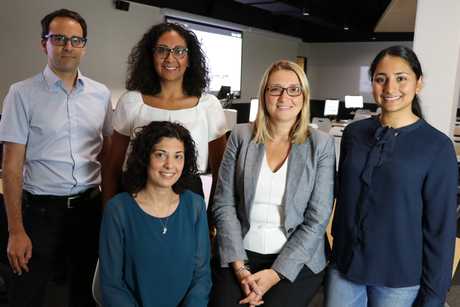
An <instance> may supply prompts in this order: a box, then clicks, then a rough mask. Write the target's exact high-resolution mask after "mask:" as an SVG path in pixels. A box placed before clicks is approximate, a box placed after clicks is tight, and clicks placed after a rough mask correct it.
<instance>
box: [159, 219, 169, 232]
mask: <svg viewBox="0 0 460 307" xmlns="http://www.w3.org/2000/svg"><path fill="white" fill-rule="evenodd" d="M168 219H169V216H168V217H167V218H166V219H165V220H166V221H165V222H163V220H162V219H161V218H158V220H159V221H160V223H161V225H162V226H163V231H162V232H161V233H162V234H164V235H165V234H166V233H167V232H168Z"/></svg>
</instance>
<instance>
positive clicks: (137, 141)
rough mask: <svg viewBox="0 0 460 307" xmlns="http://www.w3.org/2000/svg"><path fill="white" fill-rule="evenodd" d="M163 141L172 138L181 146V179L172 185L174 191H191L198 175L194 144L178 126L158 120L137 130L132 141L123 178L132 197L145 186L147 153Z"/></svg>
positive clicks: (183, 129)
mask: <svg viewBox="0 0 460 307" xmlns="http://www.w3.org/2000/svg"><path fill="white" fill-rule="evenodd" d="M163 138H175V139H178V140H179V141H181V142H182V143H183V144H184V169H183V170H182V174H181V176H180V178H179V179H178V180H177V182H176V183H175V184H174V185H173V186H172V188H173V190H174V192H176V193H180V192H182V191H183V190H185V189H191V188H192V185H193V182H194V181H193V180H194V178H195V177H196V176H197V174H198V167H197V164H196V157H197V154H196V149H195V143H194V142H193V139H192V137H191V136H190V132H189V131H188V130H187V129H186V128H184V127H183V126H182V125H180V124H178V123H172V122H168V121H160V122H151V123H150V124H148V125H147V126H144V127H140V128H138V130H137V132H136V137H135V138H134V139H133V140H132V141H131V142H132V148H131V153H130V154H129V156H128V160H127V168H126V171H125V172H124V173H123V176H122V183H123V187H124V189H125V191H127V192H129V193H131V194H134V193H137V192H139V191H140V190H142V189H143V188H144V187H145V185H146V184H147V177H148V167H149V164H150V154H151V153H152V150H153V148H154V146H155V145H156V144H158V143H159V142H160V141H161V139H163Z"/></svg>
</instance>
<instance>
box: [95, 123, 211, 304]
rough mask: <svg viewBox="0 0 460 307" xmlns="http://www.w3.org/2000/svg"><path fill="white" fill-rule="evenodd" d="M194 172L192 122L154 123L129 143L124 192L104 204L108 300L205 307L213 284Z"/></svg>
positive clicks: (102, 243)
mask: <svg viewBox="0 0 460 307" xmlns="http://www.w3.org/2000/svg"><path fill="white" fill-rule="evenodd" d="M196 173H197V165H196V152H195V146H194V143H193V140H192V138H191V136H190V134H189V132H188V130H187V129H185V128H184V127H182V126H181V125H179V124H177V123H171V122H152V123H150V124H149V125H147V126H145V127H144V128H143V129H142V130H141V131H140V132H138V133H137V135H136V137H135V139H134V140H133V142H132V152H131V154H130V155H129V157H128V162H127V170H126V172H125V173H124V176H123V181H124V186H125V189H126V191H128V192H125V193H120V194H118V195H116V196H115V197H113V198H112V199H111V200H110V201H109V202H108V205H107V207H106V209H105V211H104V217H103V221H102V228H101V235H100V247H99V252H100V269H101V271H100V274H101V275H100V277H101V291H102V301H103V306H104V307H109V306H123V307H128V306H145V307H149V306H150V307H153V306H184V307H185V306H193V307H205V306H207V303H208V295H209V291H210V289H211V273H210V265H209V259H210V244H209V234H208V225H207V221H206V207H205V204H204V200H203V198H202V197H201V196H199V195H197V194H195V193H193V192H191V191H189V190H187V188H188V186H189V184H190V181H191V180H193V176H195V175H196Z"/></svg>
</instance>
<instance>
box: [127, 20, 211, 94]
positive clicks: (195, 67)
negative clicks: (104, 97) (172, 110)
mask: <svg viewBox="0 0 460 307" xmlns="http://www.w3.org/2000/svg"><path fill="white" fill-rule="evenodd" d="M170 31H175V32H177V33H178V34H179V35H180V36H181V37H182V38H183V39H184V40H185V42H186V44H187V46H186V47H187V48H188V62H189V66H188V67H187V70H186V71H185V74H184V79H183V84H182V85H183V88H184V92H185V93H186V94H187V95H190V96H196V97H200V96H201V94H202V93H203V91H204V90H205V89H206V87H207V86H208V83H209V77H208V67H207V65H206V57H205V55H204V53H203V50H202V49H201V45H200V42H199V41H198V39H197V37H196V35H195V33H193V32H192V31H190V30H187V29H186V28H184V27H183V26H181V25H179V24H176V23H168V22H164V23H160V24H157V25H154V26H153V27H152V28H150V30H148V31H147V33H145V34H144V36H143V37H142V39H141V40H140V41H139V42H138V43H137V44H136V45H135V46H134V48H133V49H132V50H131V53H130V55H129V58H128V78H127V80H126V89H128V90H130V91H139V92H141V93H142V94H144V95H156V94H158V93H159V92H160V91H161V86H160V78H159V76H158V74H157V72H156V71H155V67H154V64H153V48H154V47H155V46H156V44H157V41H158V39H159V38H160V36H161V35H163V34H164V33H166V32H170Z"/></svg>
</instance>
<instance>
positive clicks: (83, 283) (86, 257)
mask: <svg viewBox="0 0 460 307" xmlns="http://www.w3.org/2000/svg"><path fill="white" fill-rule="evenodd" d="M22 209H23V210H22V214H23V223H24V227H25V230H26V232H27V234H28V235H29V237H30V239H31V241H32V258H31V259H30V260H29V265H28V266H29V272H28V273H27V272H23V274H22V275H21V276H17V275H14V274H10V276H11V278H10V279H9V285H8V301H9V306H10V307H32V306H33V307H39V306H44V303H45V294H46V286H47V284H48V282H49V281H50V280H51V279H52V277H53V273H54V272H55V271H56V269H58V268H57V266H58V265H59V264H62V263H64V264H65V265H66V268H67V272H66V273H67V274H66V276H67V279H68V285H69V290H68V294H69V302H68V306H69V307H89V306H91V307H93V306H96V305H95V302H94V300H93V298H92V292H91V290H92V278H93V274H94V269H95V267H96V261H97V257H98V253H97V251H98V242H99V227H100V220H101V198H100V193H98V192H95V193H91V195H88V196H87V197H85V198H83V199H82V200H81V201H77V202H74V206H73V208H67V206H66V204H65V203H63V202H62V201H55V200H51V201H43V200H40V199H38V200H37V199H35V198H34V197H32V196H30V195H29V196H28V195H27V193H24V197H23V204H22Z"/></svg>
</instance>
